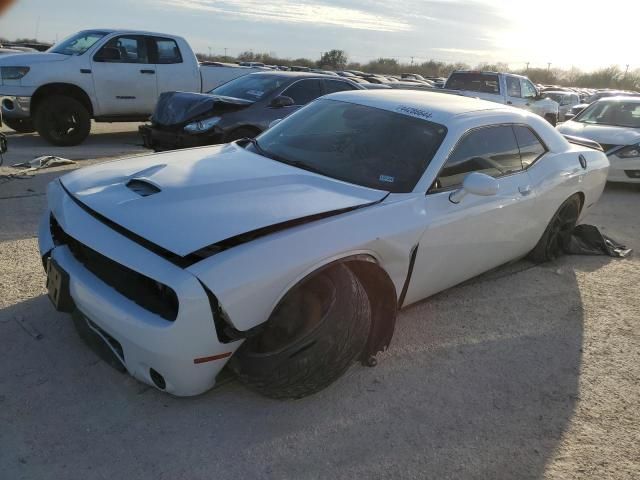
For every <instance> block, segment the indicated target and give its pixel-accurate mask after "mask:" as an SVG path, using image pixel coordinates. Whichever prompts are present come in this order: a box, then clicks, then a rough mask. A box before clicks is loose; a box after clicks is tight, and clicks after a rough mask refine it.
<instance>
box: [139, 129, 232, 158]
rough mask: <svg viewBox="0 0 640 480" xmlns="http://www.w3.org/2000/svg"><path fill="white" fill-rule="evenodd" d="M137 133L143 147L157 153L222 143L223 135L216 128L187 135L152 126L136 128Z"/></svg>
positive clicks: (179, 130) (180, 131)
mask: <svg viewBox="0 0 640 480" xmlns="http://www.w3.org/2000/svg"><path fill="white" fill-rule="evenodd" d="M138 131H139V133H140V135H141V136H142V142H143V144H144V146H145V147H146V148H150V149H153V150H155V151H157V152H159V151H165V150H176V149H179V148H191V147H203V146H205V145H216V144H218V143H223V142H224V133H223V132H222V131H221V130H219V129H217V128H213V129H211V130H209V131H207V132H203V133H198V134H189V133H185V132H184V131H182V129H176V130H168V129H160V128H157V127H154V126H153V125H141V126H140V127H138Z"/></svg>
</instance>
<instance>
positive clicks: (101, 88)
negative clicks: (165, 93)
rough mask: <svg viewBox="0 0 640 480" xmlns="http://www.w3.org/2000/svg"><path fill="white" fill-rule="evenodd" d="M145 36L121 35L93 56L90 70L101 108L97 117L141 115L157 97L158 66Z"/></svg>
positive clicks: (152, 106) (149, 112)
mask: <svg viewBox="0 0 640 480" xmlns="http://www.w3.org/2000/svg"><path fill="white" fill-rule="evenodd" d="M147 38H148V37H146V36H144V35H120V36H117V37H114V38H112V39H111V40H109V41H108V42H107V43H106V44H105V45H104V46H103V47H102V48H100V49H99V50H98V51H97V52H96V54H95V55H94V56H93V59H92V64H91V70H92V73H93V83H94V86H95V91H96V100H97V103H98V108H99V115H97V116H128V115H131V116H138V115H140V116H142V115H149V114H151V113H152V112H153V108H154V107H155V103H156V100H157V98H158V85H157V82H156V66H155V65H154V64H153V63H151V60H150V52H149V45H148V42H147Z"/></svg>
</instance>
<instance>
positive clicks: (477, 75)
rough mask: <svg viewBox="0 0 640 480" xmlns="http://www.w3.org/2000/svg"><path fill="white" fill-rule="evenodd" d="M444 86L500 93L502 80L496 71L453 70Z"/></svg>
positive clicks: (454, 88) (453, 88)
mask: <svg viewBox="0 0 640 480" xmlns="http://www.w3.org/2000/svg"><path fill="white" fill-rule="evenodd" d="M444 88H450V89H452V90H470V91H472V92H483V93H496V94H499V93H500V82H499V81H498V74H496V73H482V72H453V73H452V74H451V76H450V77H449V79H448V80H447V83H446V85H445V86H444Z"/></svg>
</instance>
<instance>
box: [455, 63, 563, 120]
mask: <svg viewBox="0 0 640 480" xmlns="http://www.w3.org/2000/svg"><path fill="white" fill-rule="evenodd" d="M444 88H445V89H448V90H457V91H460V93H462V94H463V95H467V96H471V97H477V98H481V99H482V100H488V101H490V102H496V103H502V104H504V105H512V106H514V107H518V108H522V109H524V110H528V111H530V112H533V113H536V114H538V115H540V116H541V117H544V118H545V119H547V121H548V122H549V123H551V125H554V126H555V125H556V123H557V121H558V103H557V102H555V101H553V100H551V99H549V98H545V97H544V95H543V94H541V93H540V92H539V91H538V89H537V88H536V87H535V86H534V85H533V83H532V82H531V80H529V79H528V78H527V77H523V76H522V75H514V74H511V73H497V72H478V71H466V70H458V71H455V72H453V73H451V75H450V76H449V78H448V79H447V82H446V83H445V85H444Z"/></svg>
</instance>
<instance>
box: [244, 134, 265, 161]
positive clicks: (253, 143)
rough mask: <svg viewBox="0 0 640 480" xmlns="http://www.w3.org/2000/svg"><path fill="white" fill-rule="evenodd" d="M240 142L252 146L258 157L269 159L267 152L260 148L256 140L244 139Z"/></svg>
mask: <svg viewBox="0 0 640 480" xmlns="http://www.w3.org/2000/svg"><path fill="white" fill-rule="evenodd" d="M241 141H243V142H245V141H246V142H249V143H250V144H251V145H253V148H255V149H256V152H257V153H258V154H259V155H262V156H263V157H267V158H271V156H270V155H269V154H268V153H267V151H266V150H265V149H264V148H262V147H261V146H260V144H259V143H258V140H257V139H256V138H249V137H244V138H243V139H242V140H241Z"/></svg>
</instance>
